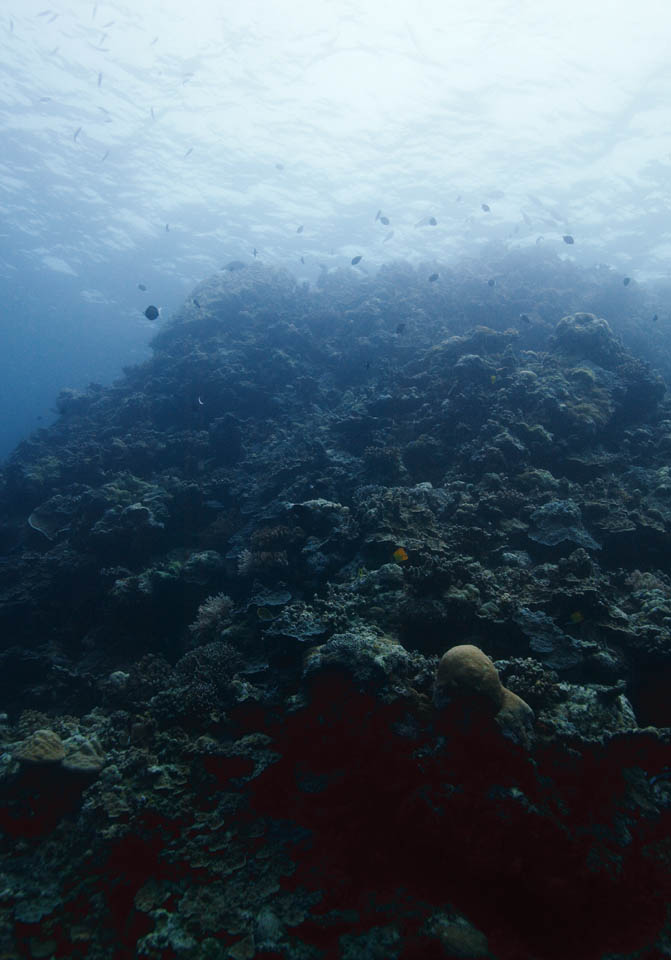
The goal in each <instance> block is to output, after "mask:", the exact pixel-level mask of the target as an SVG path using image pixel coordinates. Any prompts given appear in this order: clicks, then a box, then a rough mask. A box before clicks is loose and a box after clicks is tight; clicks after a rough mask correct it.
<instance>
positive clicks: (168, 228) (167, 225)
mask: <svg viewBox="0 0 671 960" xmlns="http://www.w3.org/2000/svg"><path fill="white" fill-rule="evenodd" d="M165 232H166V233H170V224H169V223H166V225H165Z"/></svg>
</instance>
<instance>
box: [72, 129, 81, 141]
mask: <svg viewBox="0 0 671 960" xmlns="http://www.w3.org/2000/svg"><path fill="white" fill-rule="evenodd" d="M81 132H82V128H81V127H77V129H76V130H75V135H74V137H73V138H72V139H73V140H74V141H75V143H76V142H77V137H78V136H79V134H80V133H81Z"/></svg>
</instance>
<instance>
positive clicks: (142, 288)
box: [137, 283, 147, 291]
mask: <svg viewBox="0 0 671 960" xmlns="http://www.w3.org/2000/svg"><path fill="white" fill-rule="evenodd" d="M137 288H138V290H143V291H144V290H146V289H147V288H146V287H145V285H144V284H143V283H138V285H137Z"/></svg>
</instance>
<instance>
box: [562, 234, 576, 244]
mask: <svg viewBox="0 0 671 960" xmlns="http://www.w3.org/2000/svg"><path fill="white" fill-rule="evenodd" d="M562 240H563V241H564V243H569V244H570V243H575V240H574V239H573V237H572V236H571V234H570V233H565V234H564V236H563V237H562Z"/></svg>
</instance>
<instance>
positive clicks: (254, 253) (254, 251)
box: [252, 247, 258, 257]
mask: <svg viewBox="0 0 671 960" xmlns="http://www.w3.org/2000/svg"><path fill="white" fill-rule="evenodd" d="M257 253H258V250H257V249H256V247H254V249H253V250H252V256H253V257H255V256H256V254H257Z"/></svg>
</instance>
